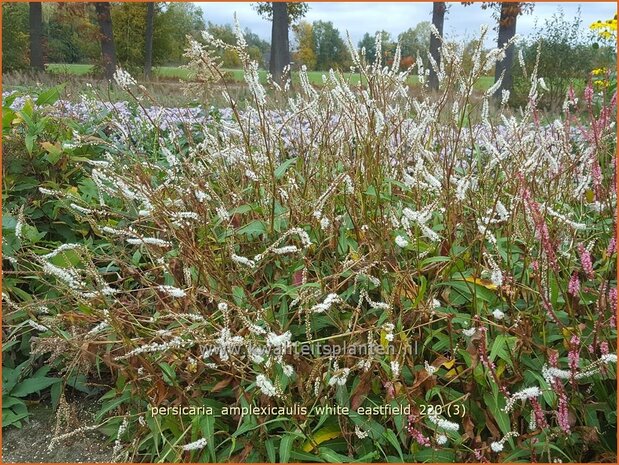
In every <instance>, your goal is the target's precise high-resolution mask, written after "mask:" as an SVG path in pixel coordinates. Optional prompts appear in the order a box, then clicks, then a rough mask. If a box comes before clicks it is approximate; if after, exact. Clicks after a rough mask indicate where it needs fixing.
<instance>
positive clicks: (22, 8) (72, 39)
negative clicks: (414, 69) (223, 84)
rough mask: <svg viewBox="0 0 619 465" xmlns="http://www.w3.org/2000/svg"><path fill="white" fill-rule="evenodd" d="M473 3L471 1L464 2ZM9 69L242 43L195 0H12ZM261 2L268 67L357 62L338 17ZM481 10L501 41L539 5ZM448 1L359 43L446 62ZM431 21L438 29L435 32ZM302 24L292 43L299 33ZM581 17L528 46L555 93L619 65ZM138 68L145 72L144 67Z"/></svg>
mask: <svg viewBox="0 0 619 465" xmlns="http://www.w3.org/2000/svg"><path fill="white" fill-rule="evenodd" d="M462 3H464V4H470V3H471V2H462ZM2 8H3V28H2V40H3V44H4V46H3V64H2V69H3V72H6V71H11V70H19V69H27V68H32V69H38V70H42V69H44V63H89V64H93V63H94V64H97V67H96V70H95V71H97V70H98V71H99V72H101V73H102V74H104V76H105V77H106V78H108V79H109V78H111V76H112V74H113V72H114V70H115V69H116V66H118V65H121V66H123V67H124V68H127V69H129V70H130V71H131V72H132V73H134V74H138V73H139V71H140V70H142V69H143V71H144V75H145V76H146V77H149V76H150V71H151V68H152V66H153V65H180V64H183V62H184V58H183V52H184V48H185V44H186V36H187V35H192V36H194V37H199V36H200V32H201V31H203V30H207V31H208V32H209V33H210V34H211V35H213V36H214V37H216V38H218V39H221V40H222V41H224V42H227V43H233V42H235V41H236V38H235V34H234V30H233V28H232V26H231V25H229V24H228V25H217V24H213V23H210V22H209V23H206V22H205V20H204V18H203V15H202V9H201V8H200V7H198V6H196V5H194V4H192V3H181V2H178V3H177V2H155V3H122V2H96V3H43V4H42V3H37V2H31V3H29V4H28V3H3V5H2ZM254 8H255V10H256V12H257V13H258V14H260V15H261V16H262V17H263V18H264V19H265V20H268V21H271V22H272V35H271V41H270V43H269V42H268V41H265V40H263V39H261V38H260V37H259V36H258V35H257V34H255V33H253V32H252V31H250V30H248V29H246V30H245V31H244V32H245V38H246V42H247V44H248V52H249V55H250V56H251V57H252V58H253V59H254V60H256V61H257V62H258V63H259V65H260V66H262V67H268V68H269V71H270V72H271V74H272V76H273V78H274V79H275V80H280V79H281V78H282V74H283V72H284V70H285V68H286V67H287V66H289V65H290V66H291V68H292V69H293V70H294V69H298V68H300V67H301V66H306V67H307V69H308V70H321V71H326V70H328V69H330V68H339V69H341V70H343V71H346V70H348V68H349V67H350V65H351V62H350V57H349V54H348V51H347V45H346V38H345V37H344V35H343V34H342V33H341V32H340V31H339V30H338V29H337V28H336V27H335V26H334V24H333V23H332V22H331V21H322V20H319V21H314V22H312V23H310V22H308V21H306V20H304V19H303V18H304V16H305V15H306V13H307V11H308V9H309V5H308V4H307V3H288V2H260V3H255V4H254ZM481 8H488V9H492V11H493V12H494V17H495V20H496V28H495V29H496V31H497V46H498V47H501V46H503V45H505V44H506V43H508V42H509V41H510V40H511V39H512V38H513V37H514V35H515V33H516V24H517V20H518V17H519V16H521V15H523V14H527V13H531V12H532V10H533V4H532V3H525V2H484V3H482V4H481ZM448 10H449V8H448V6H447V4H446V3H445V2H433V4H432V22H429V21H422V22H419V23H418V24H417V25H416V26H414V27H410V28H409V29H407V30H406V31H403V32H402V33H400V34H398V35H397V37H396V36H392V35H391V34H390V33H389V32H387V31H384V30H383V31H376V32H375V33H370V32H367V33H365V34H364V35H363V36H362V38H361V40H360V41H359V42H358V43H357V44H356V45H357V46H358V48H359V49H360V50H363V51H364V53H365V56H366V58H367V60H368V61H369V62H373V61H374V60H375V59H376V53H377V52H376V48H377V47H376V38H377V37H378V39H379V41H380V44H381V57H380V58H381V60H382V63H383V64H385V65H390V64H391V63H392V61H393V58H394V54H395V50H396V47H397V44H398V43H399V44H400V47H401V57H402V59H401V65H400V66H401V68H402V69H404V68H407V67H409V66H411V65H412V64H413V63H414V62H415V61H416V59H417V57H418V56H419V57H422V59H424V61H427V56H428V53H429V54H430V55H431V56H432V58H433V59H434V60H435V61H436V62H437V63H440V54H439V46H440V40H441V39H440V36H442V35H443V25H444V22H445V18H446V17H447V16H448ZM431 25H433V26H434V27H435V28H436V31H438V36H439V37H437V36H436V35H435V34H433V33H432V32H431ZM290 32H292V36H293V37H292V39H293V40H292V41H291V40H289V33H290ZM590 39H591V38H590V37H589V38H587V37H586V36H585V35H584V34H583V33H582V29H581V24H580V22H579V20H578V19H575V20H574V21H571V20H568V19H567V18H565V16H564V15H563V14H562V13H558V14H557V15H555V17H554V18H553V19H552V20H549V21H546V22H545V24H544V25H542V26H538V28H537V30H536V32H535V33H534V35H533V36H532V37H531V38H529V40H527V41H525V42H524V43H523V44H521V45H519V47H521V48H522V50H523V51H524V52H526V53H524V56H526V60H527V62H528V63H529V68H530V67H531V66H532V61H534V60H535V57H536V51H537V48H538V45H537V44H539V43H542V44H543V46H542V47H541V48H540V50H541V55H540V73H541V75H543V76H544V77H545V78H546V82H547V84H549V85H550V87H551V92H550V94H551V97H550V98H551V99H553V101H554V100H557V101H558V100H560V99H561V98H562V95H564V93H565V88H566V86H567V85H568V84H569V82H570V80H573V79H575V78H576V79H581V80H583V79H587V77H588V73H589V72H590V71H591V69H592V68H594V67H596V66H597V67H599V66H610V67H612V66H613V64H612V63H613V60H614V48H613V47H612V46H605V47H594V46H592V45H593V44H592V41H591V40H590ZM476 47H477V42H476V41H471V42H469V43H468V44H466V45H465V57H464V59H465V63H467V62H468V63H469V65H472V63H471V60H472V55H473V51H474V50H475V48H476ZM516 49H517V47H516V46H515V45H514V46H511V47H509V48H508V50H507V53H506V57H505V59H504V60H502V61H501V62H499V63H498V65H497V66H496V69H495V70H494V76H495V81H496V80H498V79H499V78H501V77H503V82H502V85H501V89H499V92H498V93H497V95H498V96H499V98H500V95H501V90H503V89H507V90H514V89H513V87H514V86H513V77H512V76H513V75H514V70H515V69H517V70H518V71H519V75H521V74H522V73H521V72H520V71H522V69H520V68H521V66H522V63H519V62H518V63H517V62H516V60H515V56H516V55H517V53H518V52H517V50H516ZM219 52H220V56H221V59H222V64H223V66H224V68H238V67H240V66H241V63H240V60H239V57H238V56H237V55H236V53H235V52H233V51H230V50H220V51H219ZM136 72H137V73H136ZM522 82H523V81H521V80H519V81H518V82H516V90H518V89H520V90H521V91H522V92H523V93H524V87H526V85H524V84H522ZM430 86H431V87H432V88H434V89H436V88H437V87H438V80H437V77H436V75H435V74H434V72H433V70H432V68H431V67H430Z"/></svg>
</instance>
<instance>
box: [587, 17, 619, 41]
mask: <svg viewBox="0 0 619 465" xmlns="http://www.w3.org/2000/svg"><path fill="white" fill-rule="evenodd" d="M589 29H591V30H592V31H597V33H598V35H599V36H600V37H601V38H602V39H605V40H608V39H613V38H615V37H616V36H617V15H615V17H614V18H613V19H607V20H606V21H601V20H599V19H598V20H597V21H595V22H594V23H592V24H591V25H590V26H589Z"/></svg>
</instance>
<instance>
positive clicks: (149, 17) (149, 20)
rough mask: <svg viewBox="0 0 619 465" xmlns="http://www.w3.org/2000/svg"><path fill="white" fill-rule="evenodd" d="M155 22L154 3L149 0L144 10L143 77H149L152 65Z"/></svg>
mask: <svg viewBox="0 0 619 465" xmlns="http://www.w3.org/2000/svg"><path fill="white" fill-rule="evenodd" d="M154 22H155V3H154V2H149V3H148V7H147V10H146V41H145V42H146V50H145V63H144V77H146V79H150V76H151V73H152V67H153V23H154Z"/></svg>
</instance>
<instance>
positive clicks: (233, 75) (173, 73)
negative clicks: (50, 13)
mask: <svg viewBox="0 0 619 465" xmlns="http://www.w3.org/2000/svg"><path fill="white" fill-rule="evenodd" d="M93 69H94V66H93V65H88V64H64V63H50V64H48V65H47V71H48V72H50V73H52V74H64V75H74V76H85V75H87V74H89V73H90V72H92V70H93ZM224 71H225V73H226V76H227V77H228V78H229V79H230V81H233V82H243V70H242V69H224ZM326 73H327V72H326V71H309V72H308V76H309V80H310V82H311V83H312V84H314V85H322V82H323V81H322V76H323V75H324V74H326ZM154 74H155V76H156V77H158V78H163V79H182V80H190V79H191V78H192V75H191V72H190V71H189V70H187V69H185V68H181V67H180V66H157V67H155V68H154ZM259 74H260V80H261V81H262V82H263V83H265V82H266V80H267V71H266V70H264V69H262V70H260V71H259ZM344 76H345V78H346V80H347V81H349V82H351V83H352V84H358V83H359V80H360V76H359V75H358V74H353V73H344ZM292 80H293V82H298V81H299V78H298V74H297V73H296V72H295V73H293V75H292ZM408 83H409V84H411V85H415V84H417V83H418V80H417V77H416V76H412V77H410V78H409V80H408ZM493 83H494V78H493V77H492V76H483V77H481V78H480V79H479V81H478V82H477V84H476V86H475V87H476V89H477V90H479V91H485V90H487V89H488V88H489V87H490V86H491V85H492V84H493Z"/></svg>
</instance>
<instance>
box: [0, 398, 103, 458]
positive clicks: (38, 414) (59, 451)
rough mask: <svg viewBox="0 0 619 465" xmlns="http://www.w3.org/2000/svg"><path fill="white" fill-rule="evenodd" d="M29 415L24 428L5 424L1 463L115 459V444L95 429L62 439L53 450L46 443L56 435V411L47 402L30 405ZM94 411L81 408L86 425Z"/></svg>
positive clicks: (82, 419) (82, 418) (81, 416)
mask: <svg viewBox="0 0 619 465" xmlns="http://www.w3.org/2000/svg"><path fill="white" fill-rule="evenodd" d="M29 410H30V413H31V415H30V418H29V419H28V420H26V421H24V422H23V424H22V428H21V429H17V428H14V427H8V428H5V429H4V430H3V431H2V463H15V462H21V463H49V462H51V463H58V462H69V463H93V462H103V463H110V462H111V460H112V444H110V443H109V442H108V441H107V438H106V436H104V435H102V434H100V433H97V432H96V431H94V432H87V433H84V434H80V435H76V436H75V437H73V438H70V439H67V440H65V441H62V442H61V443H59V444H58V445H56V447H55V448H54V450H52V451H49V450H48V449H47V446H48V445H49V443H50V441H51V440H52V437H53V432H54V427H55V425H56V415H55V414H54V412H53V410H52V408H51V407H50V406H48V405H36V406H32V407H30V409H29ZM89 417H92V415H91V414H89V413H88V412H87V410H86V409H85V408H82V411H81V412H80V420H81V421H82V422H83V424H84V425H88V424H92V423H94V422H93V421H88V420H89Z"/></svg>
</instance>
